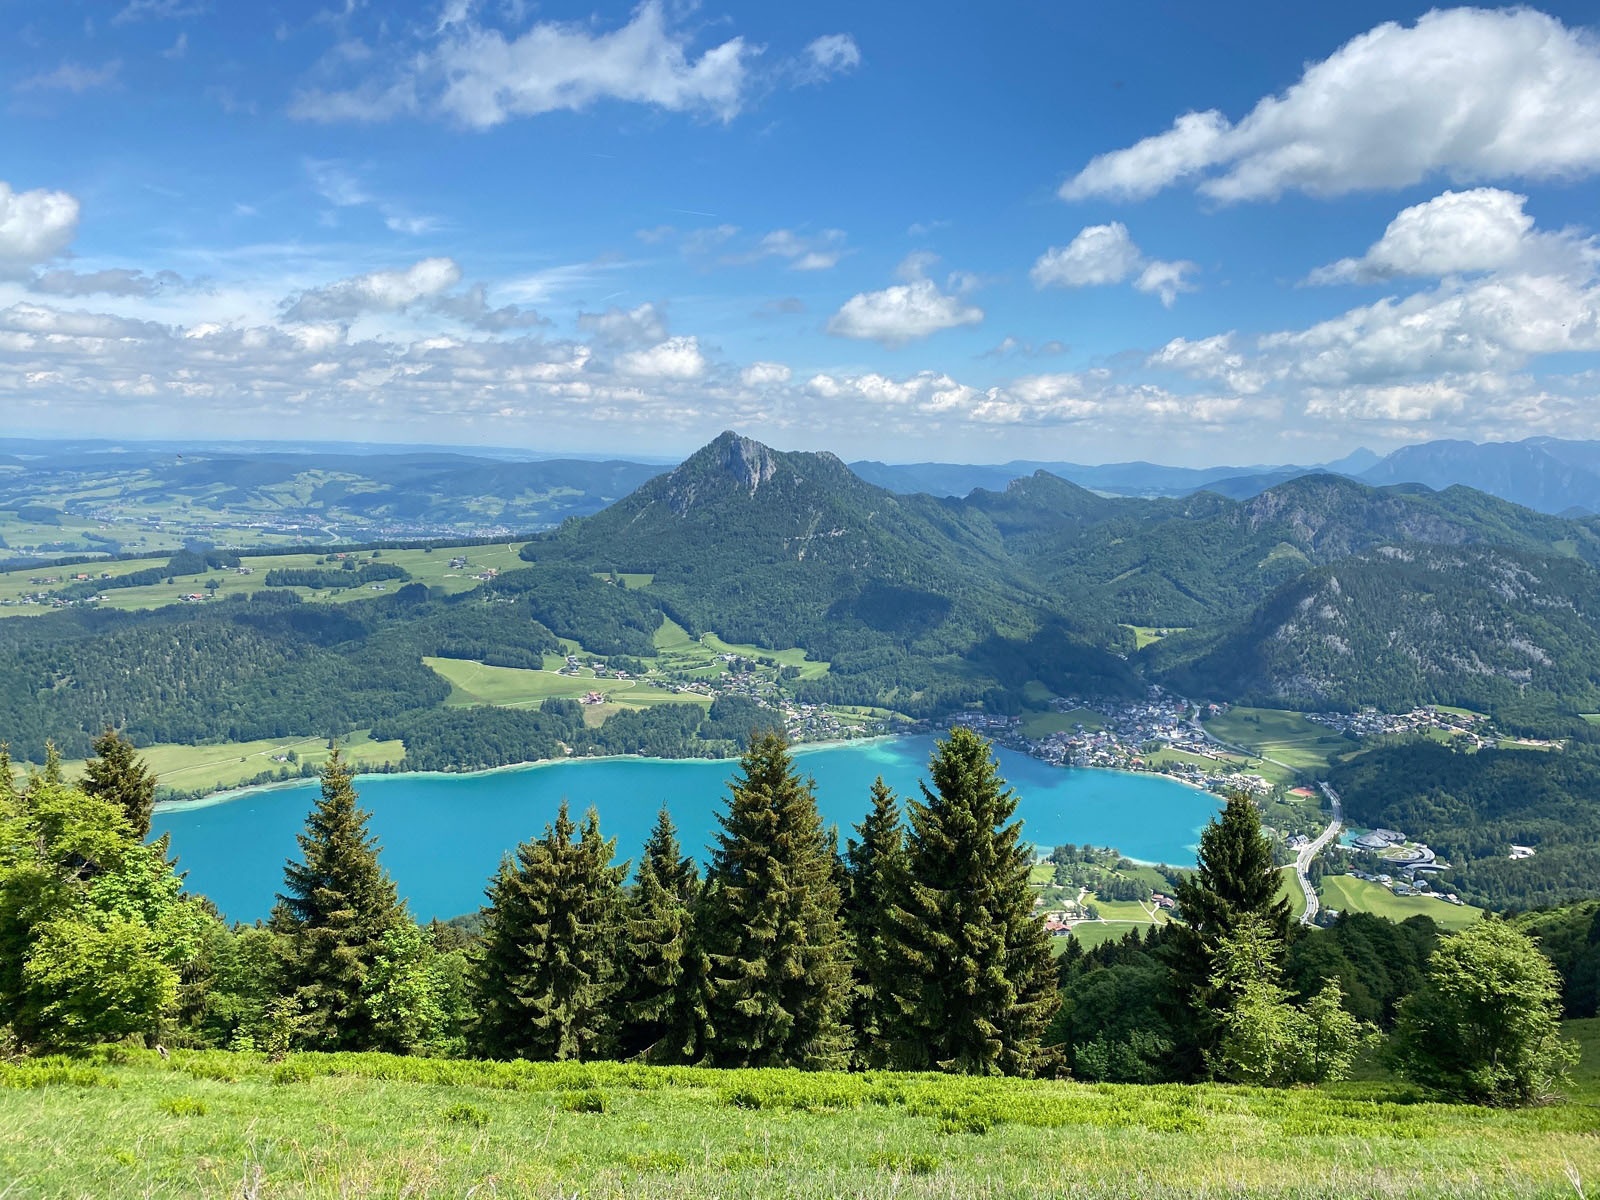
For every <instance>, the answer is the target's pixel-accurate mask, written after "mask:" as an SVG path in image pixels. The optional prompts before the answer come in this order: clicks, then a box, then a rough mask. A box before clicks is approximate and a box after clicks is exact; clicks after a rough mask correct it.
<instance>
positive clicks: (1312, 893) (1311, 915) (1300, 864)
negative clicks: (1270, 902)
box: [1294, 783, 1344, 925]
mask: <svg viewBox="0 0 1600 1200" xmlns="http://www.w3.org/2000/svg"><path fill="white" fill-rule="evenodd" d="M1317 786H1318V787H1319V788H1321V789H1322V794H1323V795H1324V796H1326V797H1327V798H1328V804H1329V805H1330V806H1331V808H1332V809H1333V820H1331V821H1329V822H1328V827H1327V828H1326V829H1324V830H1323V831H1322V833H1321V834H1319V835H1318V837H1317V840H1316V841H1314V842H1307V843H1306V844H1305V845H1304V846H1301V847H1300V853H1299V854H1297V855H1295V860H1294V873H1295V876H1296V877H1297V878H1298V879H1299V880H1300V890H1301V891H1303V892H1304V893H1305V894H1306V910H1305V912H1303V913H1301V914H1300V924H1302V925H1309V924H1311V922H1313V921H1314V920H1316V919H1317V912H1318V910H1319V909H1320V908H1321V907H1322V901H1321V900H1319V899H1318V898H1317V889H1316V888H1314V887H1312V886H1311V877H1310V875H1308V874H1307V872H1308V871H1310V869H1311V860H1312V859H1314V858H1316V856H1317V855H1319V854H1321V853H1322V852H1323V851H1324V850H1325V849H1327V846H1328V843H1329V842H1331V841H1333V839H1334V838H1336V837H1338V836H1339V831H1340V830H1341V829H1343V828H1344V802H1343V801H1342V800H1340V799H1339V793H1338V792H1336V791H1334V790H1333V789H1332V788H1331V787H1329V786H1328V785H1327V784H1326V783H1319V784H1317Z"/></svg>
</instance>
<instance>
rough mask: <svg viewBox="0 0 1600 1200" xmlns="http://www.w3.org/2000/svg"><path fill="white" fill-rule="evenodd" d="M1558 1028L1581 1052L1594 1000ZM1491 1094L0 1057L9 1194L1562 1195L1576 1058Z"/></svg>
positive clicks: (1575, 1182)
mask: <svg viewBox="0 0 1600 1200" xmlns="http://www.w3.org/2000/svg"><path fill="white" fill-rule="evenodd" d="M1568 1028H1569V1035H1570V1036H1572V1037H1574V1038H1576V1039H1578V1040H1581V1041H1582V1042H1584V1043H1586V1044H1587V1045H1588V1047H1589V1049H1590V1050H1591V1052H1593V1051H1594V1050H1595V1048H1596V1044H1597V1043H1600V1022H1597V1021H1584V1022H1573V1023H1571V1025H1569V1027H1568ZM1592 1062H1593V1055H1592V1053H1591V1057H1590V1063H1591V1065H1590V1066H1588V1067H1587V1068H1586V1069H1585V1074H1583V1075H1582V1076H1580V1077H1579V1079H1578V1080H1577V1081H1576V1087H1575V1088H1574V1090H1573V1093H1572V1097H1571V1099H1569V1100H1568V1101H1566V1102H1563V1103H1557V1104H1553V1105H1550V1106H1547V1107H1543V1108H1535V1109H1525V1110H1520V1111H1496V1110H1487V1109H1479V1108H1471V1107H1466V1106H1461V1105H1447V1104H1438V1103H1431V1102H1428V1101H1427V1100H1426V1099H1425V1098H1424V1097H1422V1096H1421V1095H1419V1094H1418V1093H1417V1092H1416V1091H1415V1090H1414V1089H1412V1088H1410V1087H1409V1086H1406V1085H1402V1084H1399V1083H1396V1082H1393V1081H1389V1080H1384V1079H1379V1080H1372V1081H1366V1082H1360V1083H1345V1084H1338V1085H1333V1086H1329V1087H1323V1088H1297V1089H1292V1090H1288V1091H1269V1090H1264V1089H1255V1088H1247V1087H1235V1086H1223V1085H1197V1086H1181V1085H1164V1086H1147V1087H1141V1086H1134V1085H1109V1084H1102V1085H1086V1084H1078V1083H1072V1082H1051V1081H1025V1080H1007V1079H975V1078H962V1077H954V1076H927V1075H897V1074H890V1073H874V1074H864V1075H844V1074H825V1073H818V1074H807V1073H803V1072H797V1071H782V1070H771V1071H753V1070H752V1071H713V1070H706V1069H700V1068H689V1067H660V1068H658V1067H642V1066H633V1065H627V1064H617V1063H596V1064H584V1065H579V1064H532V1063H481V1062H461V1061H447V1060H437V1059H407V1058H396V1057H391V1056H387V1055H379V1054H359V1055H356V1054H351V1055H318V1054H303V1055H292V1056H290V1057H289V1058H288V1059H286V1060H284V1061H282V1062H279V1063H271V1062H268V1061H266V1060H265V1059H264V1058H263V1057H262V1056H260V1055H257V1054H251V1053H227V1052H222V1051H206V1052H190V1051H184V1050H175V1051H173V1052H172V1056H171V1059H170V1061H163V1060H162V1059H160V1058H159V1057H158V1056H157V1055H156V1054H155V1053H153V1052H150V1051H142V1050H140V1051H133V1050H126V1049H122V1048H117V1047H113V1048H108V1049H106V1050H102V1051H100V1052H97V1053H96V1054H93V1055H91V1056H89V1057H86V1058H82V1059H46V1060H34V1061H24V1062H20V1063H8V1064H0V1181H3V1186H0V1191H3V1194H5V1195H6V1196H7V1197H18V1198H21V1197H43V1196H148V1197H189V1196H216V1197H222V1196H229V1197H257V1198H267V1197H318V1198H320V1197H328V1198H330V1200H331V1198H333V1197H346V1196H366V1195H385V1196H407V1197H446V1196H448V1197H462V1196H480V1197H490V1196H502V1197H511V1196H518V1197H521V1196H529V1197H557V1196H560V1197H572V1196H583V1197H629V1198H636V1197H648V1198H656V1197H659V1198H667V1197H685V1198H688V1197H707V1198H709V1197H725V1196H744V1197H757V1196H773V1197H778V1196H782V1197H817V1198H822V1197H835V1196H845V1195H849V1196H862V1197H883V1198H885V1200H887V1198H888V1197H918V1198H920V1197H929V1198H934V1197H939V1198H944V1197H958V1196H981V1197H996V1198H998V1197H1013V1196H1014V1197H1024V1196H1028V1197H1032V1196H1043V1195H1049V1196H1074V1197H1085V1198H1099V1197H1106V1198H1110V1197H1118V1198H1121V1197H1156V1198H1161V1197H1177V1196H1200V1195H1204V1196H1218V1197H1221V1196H1227V1197H1242V1198H1245V1197H1285V1198H1286V1197H1313V1198H1315V1197H1330V1198H1331V1197H1350V1196H1362V1197H1383V1198H1390V1197H1393V1198H1400V1197H1416V1198H1418V1200H1421V1198H1423V1197H1428V1198H1430V1200H1431V1198H1434V1197H1451V1198H1457V1200H1464V1198H1473V1197H1485V1198H1487V1197H1558V1196H1561V1197H1574V1196H1584V1195H1593V1194H1594V1193H1595V1190H1596V1185H1597V1184H1600V1137H1597V1135H1596V1129H1597V1128H1600V1121H1597V1119H1596V1113H1597V1109H1596V1103H1597V1102H1600V1078H1597V1077H1596V1074H1595V1071H1594V1067H1593V1065H1592Z"/></svg>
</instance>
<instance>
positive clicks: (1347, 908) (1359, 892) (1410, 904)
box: [1317, 875, 1483, 929]
mask: <svg viewBox="0 0 1600 1200" xmlns="http://www.w3.org/2000/svg"><path fill="white" fill-rule="evenodd" d="M1317 895H1318V896H1320V897H1321V898H1322V905H1323V907H1324V908H1332V909H1337V910H1338V911H1340V912H1369V913H1375V914H1376V915H1378V916H1380V917H1388V918H1389V919H1390V920H1391V921H1404V920H1405V919H1406V918H1407V917H1415V916H1418V915H1419V914H1420V915H1421V916H1425V917H1432V918H1433V919H1434V920H1435V921H1436V922H1438V924H1439V925H1440V926H1441V927H1442V928H1445V929H1464V928H1466V927H1467V926H1468V925H1471V924H1472V923H1473V922H1474V921H1476V920H1477V919H1478V918H1479V917H1481V916H1482V915H1483V910H1482V909H1481V908H1474V907H1472V905H1470V904H1461V905H1456V904H1447V903H1446V902H1445V901H1443V900H1434V899H1432V898H1431V897H1428V896H1396V895H1395V894H1394V893H1393V892H1391V891H1390V890H1389V889H1388V888H1386V887H1384V886H1383V885H1382V884H1381V883H1368V882H1367V881H1366V880H1364V879H1355V878H1353V877H1351V876H1349V875H1324V876H1323V877H1322V882H1321V883H1320V884H1319V885H1318V887H1317Z"/></svg>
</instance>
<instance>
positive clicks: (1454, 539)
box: [964, 475, 1600, 626]
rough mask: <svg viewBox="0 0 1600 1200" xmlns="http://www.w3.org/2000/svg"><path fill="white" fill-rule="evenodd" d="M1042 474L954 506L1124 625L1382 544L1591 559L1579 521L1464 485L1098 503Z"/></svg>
mask: <svg viewBox="0 0 1600 1200" xmlns="http://www.w3.org/2000/svg"><path fill="white" fill-rule="evenodd" d="M1047 478H1048V477H1043V476H1037V477H1035V478H1033V479H1030V480H1019V481H1018V482H1017V483H1014V484H1012V485H1011V487H1010V488H1008V489H1007V490H1006V492H1004V493H1000V494H996V493H985V492H976V493H974V494H973V495H972V496H971V497H970V498H969V499H968V500H967V501H965V502H964V504H965V505H966V506H968V507H972V508H976V509H978V510H980V511H983V512H986V513H989V514H991V515H992V516H994V517H995V518H996V519H997V520H1003V521H1004V524H1003V525H1002V526H1001V528H1002V529H1003V532H1004V536H1005V540H1006V546H1007V549H1008V550H1009V551H1010V552H1011V553H1012V554H1013V556H1015V557H1016V558H1018V559H1020V560H1023V561H1025V562H1027V563H1029V564H1030V565H1031V567H1032V569H1033V570H1034V571H1035V572H1036V573H1037V575H1038V576H1039V577H1040V578H1041V579H1042V580H1043V581H1044V582H1045V583H1046V584H1047V585H1048V586H1049V587H1050V589H1051V590H1052V591H1053V592H1056V593H1059V594H1064V595H1070V596H1071V597H1072V602H1073V603H1074V605H1076V606H1078V607H1079V610H1080V612H1082V613H1084V614H1085V615H1088V614H1093V615H1095V616H1099V617H1101V618H1102V619H1106V620H1116V621H1125V622H1129V623H1132V624H1137V625H1157V626H1192V625H1199V624H1204V623H1207V622H1212V621H1217V620H1224V619H1227V618H1229V617H1231V616H1235V615H1237V614H1238V613H1240V612H1241V611H1242V610H1244V609H1245V608H1247V607H1249V606H1251V605H1253V604H1254V603H1255V602H1256V601H1258V600H1259V599H1260V597H1261V596H1262V594H1263V593H1264V592H1267V591H1270V590H1272V589H1273V588H1275V587H1278V586H1280V585H1282V584H1284V583H1286V582H1288V581H1289V580H1292V579H1294V578H1296V577H1298V576H1299V575H1301V574H1303V573H1304V572H1306V571H1307V570H1309V569H1311V568H1313V567H1316V566H1321V565H1325V564H1328V563H1333V562H1337V561H1339V560H1341V559H1343V558H1348V557H1350V556H1351V555H1356V554H1361V553H1364V552H1366V551H1369V550H1371V549H1373V548H1375V547H1377V546H1381V545H1389V544H1394V543H1423V544H1429V545H1471V544H1478V545H1496V546H1509V547H1513V548H1517V549H1523V550H1530V551H1536V552H1545V553H1549V552H1556V553H1564V554H1576V555H1580V556H1582V557H1584V558H1586V559H1588V560H1589V561H1596V560H1600V535H1597V533H1596V531H1595V530H1594V528H1593V527H1591V526H1590V525H1589V524H1587V523H1582V522H1574V521H1567V520H1563V519H1561V518H1558V517H1549V516H1544V515H1542V514H1539V513H1534V512H1531V511H1529V510H1527V509H1524V508H1519V507H1518V506H1516V505H1514V504H1509V503H1507V502H1505V501H1503V500H1496V499H1495V498H1494V497H1492V496H1487V495H1484V494H1483V493H1481V492H1474V491H1472V490H1471V489H1469V488H1451V489H1448V490H1447V491H1444V492H1430V491H1428V490H1426V489H1424V488H1416V487H1404V488H1381V489H1380V488H1373V487H1369V486H1367V485H1365V484H1361V483H1357V482H1355V481H1353V480H1350V479H1346V478H1344V477H1342V476H1338V475H1307V476H1302V477H1300V478H1298V479H1294V480H1290V481H1289V482H1287V483H1284V484H1280V485H1279V486H1277V487H1275V488H1272V489H1270V490H1268V491H1265V492H1263V493H1261V494H1260V495H1259V496H1255V497H1252V498H1251V499H1249V500H1244V501H1235V500H1229V499H1226V498H1224V497H1222V496H1217V495H1214V494H1212V493H1209V492H1199V493H1196V494H1195V495H1193V496H1189V497H1186V498H1184V499H1182V500H1106V499H1102V498H1100V497H1097V496H1094V495H1093V494H1092V493H1089V492H1084V491H1083V490H1082V489H1078V488H1073V486H1072V485H1070V484H1065V483H1061V482H1060V481H1057V483H1056V484H1049V483H1047V482H1046V479H1047ZM1064 488H1071V489H1072V491H1071V492H1070V493H1068V492H1064V491H1063V489H1064ZM1064 512H1065V513H1070V514H1071V516H1070V519H1063V516H1062V514H1063V513H1064ZM1030 515H1031V519H1030Z"/></svg>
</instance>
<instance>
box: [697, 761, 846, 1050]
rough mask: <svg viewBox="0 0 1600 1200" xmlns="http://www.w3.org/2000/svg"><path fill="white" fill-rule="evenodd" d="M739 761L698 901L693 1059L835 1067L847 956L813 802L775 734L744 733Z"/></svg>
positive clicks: (842, 1045)
mask: <svg viewBox="0 0 1600 1200" xmlns="http://www.w3.org/2000/svg"><path fill="white" fill-rule="evenodd" d="M739 767H740V772H741V776H740V777H739V778H737V779H735V780H734V781H733V784H732V796H731V797H730V799H729V803H728V811H727V812H726V813H725V814H722V815H720V816H719V817H718V820H719V821H720V823H721V825H722V832H721V833H719V834H718V835H717V844H716V848H715V850H714V852H713V854H712V861H711V868H710V871H709V872H708V876H707V892H706V900H705V904H704V905H703V906H702V912H703V913H704V914H705V915H704V919H703V925H704V928H703V931H702V932H703V942H702V945H703V948H704V956H705V961H706V965H707V970H708V978H707V980H706V1006H707V1020H706V1029H705V1046H704V1050H705V1058H706V1060H707V1061H708V1062H710V1063H712V1064H713V1065H717V1066H761V1067H787V1066H793V1067H810V1068H819V1069H820V1068H839V1067H843V1066H846V1065H847V1064H848V1062H849V1055H850V1031H849V1026H848V1024H847V1017H848V1009H849V1003H850V963H849V957H848V952H847V947H846V944H845V936H844V928H843V923H842V921H841V918H840V896H839V888H838V884H837V883H836V882H835V877H834V862H833V856H832V854H831V853H830V852H829V849H828V841H827V838H826V836H825V835H824V833H823V831H822V819H821V817H820V816H819V815H818V813H817V801H816V797H815V795H814V794H813V792H812V788H811V785H810V783H809V782H802V781H801V779H800V777H799V776H798V774H797V773H796V772H795V769H794V761H793V759H792V758H790V756H789V749H788V746H787V745H786V744H785V742H784V740H783V738H782V737H780V736H778V735H777V734H775V733H771V732H768V733H764V734H759V735H756V736H753V737H752V738H751V740H750V747H749V749H748V750H747V751H746V752H745V755H744V757H743V758H742V759H741V760H740V763H739Z"/></svg>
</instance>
